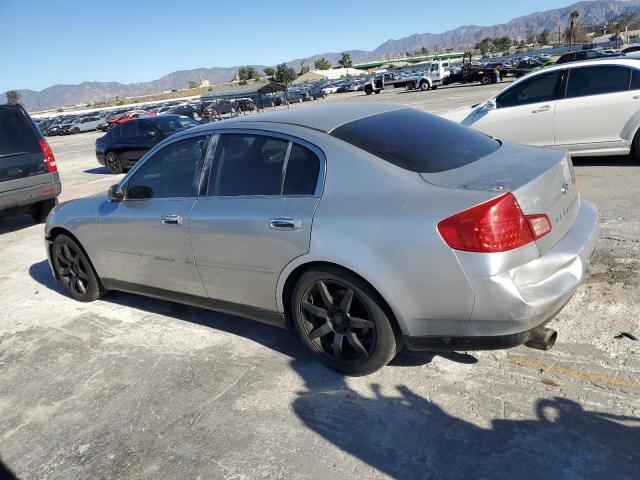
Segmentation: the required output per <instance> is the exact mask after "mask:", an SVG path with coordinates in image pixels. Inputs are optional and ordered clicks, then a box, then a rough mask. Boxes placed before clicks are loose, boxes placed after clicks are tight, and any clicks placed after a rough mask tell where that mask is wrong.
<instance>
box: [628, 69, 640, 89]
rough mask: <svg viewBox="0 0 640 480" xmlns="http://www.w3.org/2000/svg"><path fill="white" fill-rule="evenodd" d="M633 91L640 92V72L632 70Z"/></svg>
mask: <svg viewBox="0 0 640 480" xmlns="http://www.w3.org/2000/svg"><path fill="white" fill-rule="evenodd" d="M630 89H631V90H640V70H636V69H635V68H633V69H631V87H630Z"/></svg>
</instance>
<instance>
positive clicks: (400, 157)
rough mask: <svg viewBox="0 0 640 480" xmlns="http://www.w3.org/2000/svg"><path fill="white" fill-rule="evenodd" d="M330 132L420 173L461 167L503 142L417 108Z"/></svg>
mask: <svg viewBox="0 0 640 480" xmlns="http://www.w3.org/2000/svg"><path fill="white" fill-rule="evenodd" d="M331 135H332V136H334V137H336V138H339V139H340V140H344V141H345V142H347V143H350V144H351V145H354V146H356V147H358V148H361V149H362V150H365V151H367V152H369V153H371V154H373V155H375V156H377V157H379V158H381V159H383V160H386V161H387V162H390V163H392V164H394V165H396V166H398V167H401V168H404V169H405V170H410V171H412V172H419V173H436V172H444V171H447V170H452V169H454V168H459V167H462V166H464V165H468V164H469V163H472V162H475V161H476V160H479V159H480V158H482V157H485V156H487V155H489V154H490V153H492V152H494V151H496V150H497V149H498V148H500V142H498V141H497V140H494V139H492V138H491V137H488V136H486V135H484V134H482V133H479V132H476V131H474V130H471V129H470V128H467V127H463V126H462V125H458V124H456V123H453V122H450V121H449V120H445V119H444V118H440V117H437V116H435V115H431V114H429V113H426V112H421V111H419V110H414V109H402V110H395V111H392V112H386V113H381V114H378V115H372V116H369V117H365V118H361V119H359V120H354V121H353V122H349V123H346V124H344V125H342V126H340V127H338V128H336V129H335V130H333V131H332V132H331Z"/></svg>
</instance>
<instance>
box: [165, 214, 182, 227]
mask: <svg viewBox="0 0 640 480" xmlns="http://www.w3.org/2000/svg"><path fill="white" fill-rule="evenodd" d="M160 220H162V223H163V224H164V225H182V217H181V216H180V215H163V216H162V217H161V218H160Z"/></svg>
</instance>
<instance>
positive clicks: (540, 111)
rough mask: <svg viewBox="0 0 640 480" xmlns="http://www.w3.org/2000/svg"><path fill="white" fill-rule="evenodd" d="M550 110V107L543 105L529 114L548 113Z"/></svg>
mask: <svg viewBox="0 0 640 480" xmlns="http://www.w3.org/2000/svg"><path fill="white" fill-rule="evenodd" d="M550 108H551V105H543V106H541V107H540V108H536V109H535V110H531V113H542V112H548V111H549V109H550Z"/></svg>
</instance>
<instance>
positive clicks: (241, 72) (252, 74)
mask: <svg viewBox="0 0 640 480" xmlns="http://www.w3.org/2000/svg"><path fill="white" fill-rule="evenodd" d="M252 78H260V74H259V73H258V70H256V69H255V68H254V67H251V66H247V67H240V68H239V69H238V80H244V81H247V80H251V79H252Z"/></svg>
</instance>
